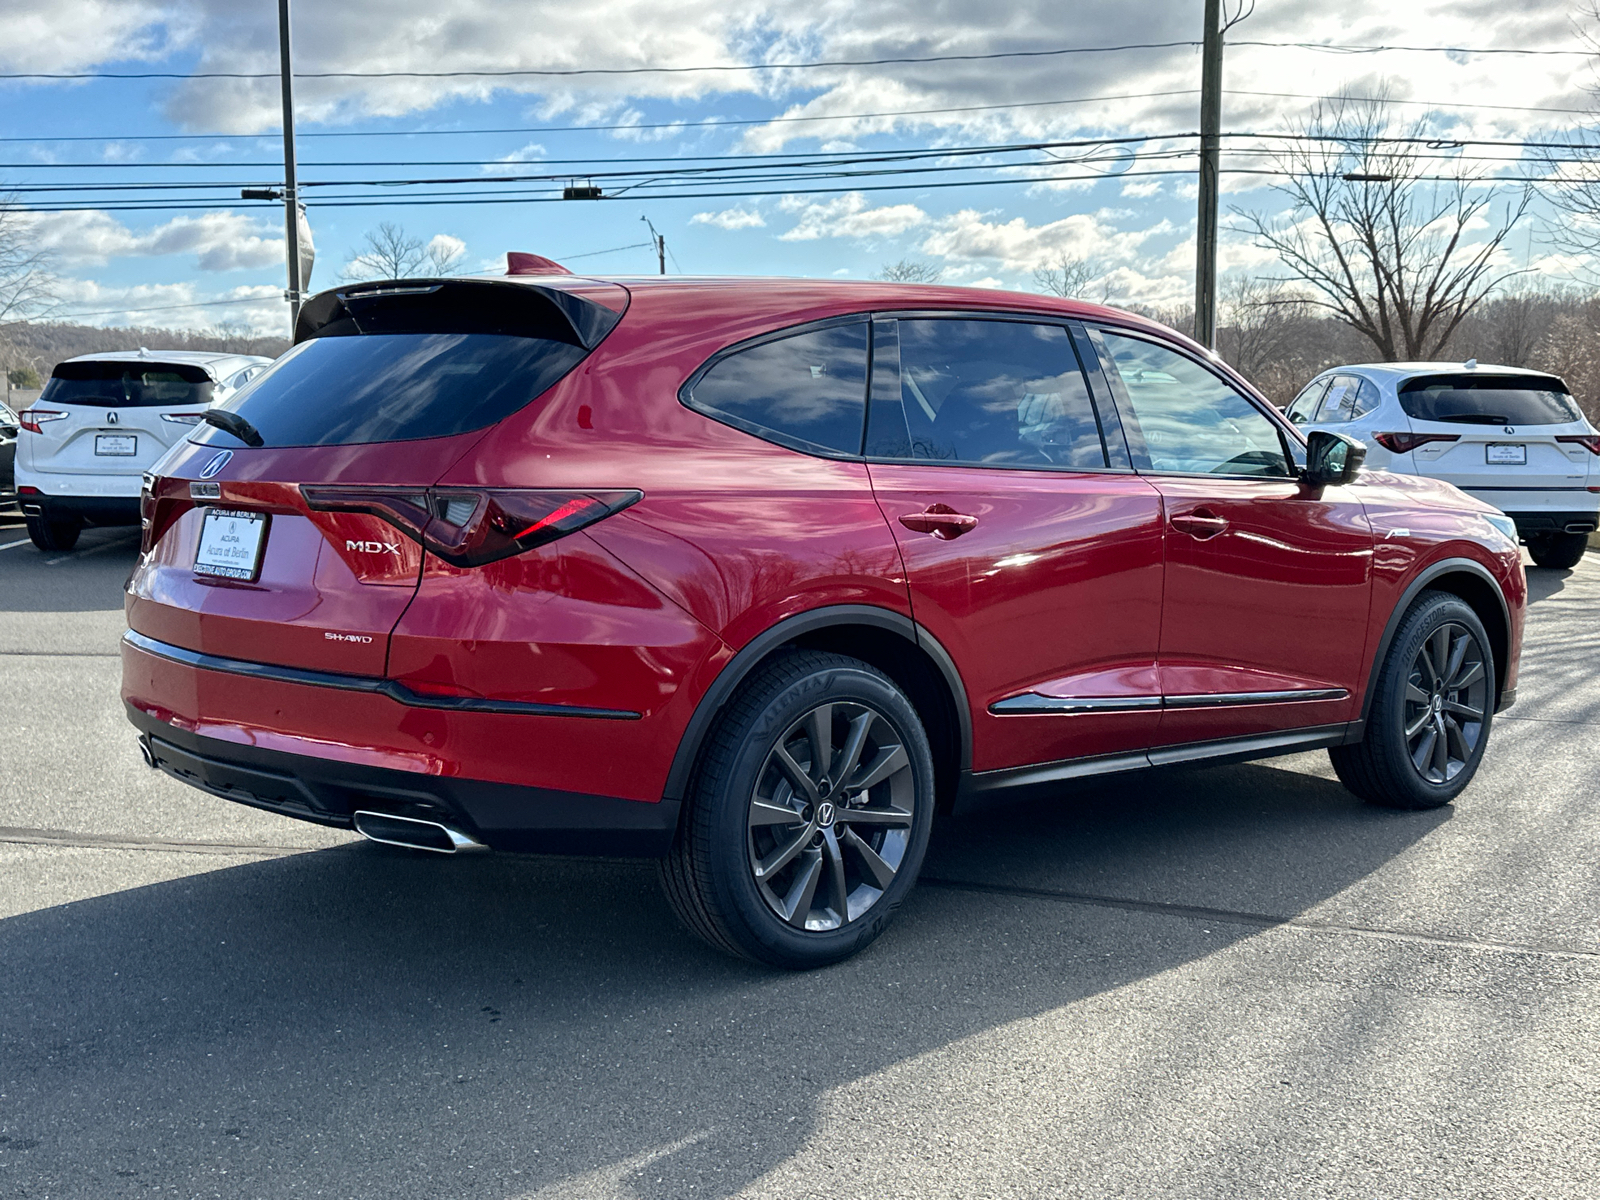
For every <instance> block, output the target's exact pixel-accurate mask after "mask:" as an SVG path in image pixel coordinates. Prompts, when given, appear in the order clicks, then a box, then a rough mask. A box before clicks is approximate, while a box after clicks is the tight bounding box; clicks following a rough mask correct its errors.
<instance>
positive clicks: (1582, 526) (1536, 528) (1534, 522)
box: [1506, 509, 1600, 537]
mask: <svg viewBox="0 0 1600 1200" xmlns="http://www.w3.org/2000/svg"><path fill="white" fill-rule="evenodd" d="M1506 516H1508V517H1510V518H1511V519H1512V520H1513V521H1514V522H1516V526H1517V534H1518V535H1519V536H1521V537H1527V536H1528V535H1529V534H1534V533H1566V532H1568V527H1569V526H1572V527H1574V528H1572V530H1571V532H1573V533H1593V532H1594V530H1595V527H1596V525H1597V524H1600V518H1597V517H1596V514H1595V511H1594V510H1593V509H1590V510H1589V511H1588V512H1508V513H1507V514H1506Z"/></svg>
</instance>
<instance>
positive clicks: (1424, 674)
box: [1328, 592, 1495, 809]
mask: <svg viewBox="0 0 1600 1200" xmlns="http://www.w3.org/2000/svg"><path fill="white" fill-rule="evenodd" d="M1488 647H1489V639H1488V636H1487V635H1486V634H1485V632H1484V629H1483V624H1482V622H1481V621H1479V620H1478V616H1477V614H1476V613H1474V612H1473V610H1472V609H1471V608H1470V607H1469V606H1468V605H1467V604H1466V603H1465V602H1464V601H1463V600H1461V599H1460V598H1459V597H1456V596H1451V595H1446V594H1444V593H1440V592H1425V593H1423V595H1422V596H1421V597H1419V598H1418V600H1417V602H1416V603H1415V604H1414V605H1413V606H1412V608H1411V611H1410V612H1408V613H1407V614H1406V616H1405V619H1404V620H1403V621H1402V622H1401V623H1400V628H1399V629H1398V630H1397V631H1396V633H1395V637H1394V641H1393V642H1392V643H1390V646H1389V652H1388V654H1387V656H1386V657H1385V659H1384V663H1383V668H1382V670H1380V671H1379V673H1378V680H1377V683H1376V685H1375V689H1376V690H1375V691H1374V694H1373V698H1372V707H1371V710H1370V712H1369V715H1368V719H1367V727H1366V736H1365V738H1364V740H1363V741H1362V742H1361V743H1359V744H1358V745H1354V746H1339V747H1335V748H1334V749H1332V750H1330V751H1329V752H1328V753H1329V756H1330V757H1331V758H1332V759H1333V765H1334V769H1335V771H1336V772H1337V773H1338V775H1339V779H1340V780H1341V781H1342V782H1343V783H1344V785H1345V786H1346V787H1348V788H1349V789H1350V790H1351V791H1353V792H1355V793H1356V794H1357V795H1358V796H1361V797H1362V798H1363V799H1366V800H1370V801H1372V802H1373V803H1376V804H1383V805H1387V806H1389V807H1391V808H1412V809H1421V808H1437V807H1439V806H1440V805H1442V804H1448V803H1449V802H1450V801H1451V800H1453V799H1454V798H1455V797H1456V796H1457V795H1459V794H1460V792H1461V790H1462V789H1463V788H1465V787H1466V786H1467V784H1468V783H1470V782H1471V780H1472V777H1473V775H1474V774H1476V772H1477V769H1478V764H1479V763H1480V762H1481V761H1482V760H1483V753H1484V748H1485V746H1486V745H1487V743H1488V740H1489V726H1490V724H1491V722H1492V720H1493V716H1494V702H1495V681H1494V658H1493V656H1492V655H1491V654H1490V652H1489V648H1488Z"/></svg>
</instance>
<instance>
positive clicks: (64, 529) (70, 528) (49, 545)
mask: <svg viewBox="0 0 1600 1200" xmlns="http://www.w3.org/2000/svg"><path fill="white" fill-rule="evenodd" d="M82 532H83V522H82V521H80V520H78V518H77V517H51V516H38V517H33V516H30V517H29V518H28V537H29V538H31V539H32V540H33V544H34V545H35V546H37V547H39V549H41V550H71V549H72V548H73V547H74V546H76V545H77V544H78V535H79V534H80V533H82Z"/></svg>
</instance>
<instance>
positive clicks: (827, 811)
mask: <svg viewBox="0 0 1600 1200" xmlns="http://www.w3.org/2000/svg"><path fill="white" fill-rule="evenodd" d="M833 816H834V813H833V805H831V804H829V803H828V802H827V801H826V800H824V801H823V802H822V803H821V804H819V805H817V824H818V825H820V826H822V828H824V829H826V828H828V826H830V825H832V824H833Z"/></svg>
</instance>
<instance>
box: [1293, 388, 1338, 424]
mask: <svg viewBox="0 0 1600 1200" xmlns="http://www.w3.org/2000/svg"><path fill="white" fill-rule="evenodd" d="M1327 389H1328V381H1327V380H1326V379H1313V380H1312V381H1311V382H1310V383H1309V384H1307V385H1306V390H1305V391H1303V392H1301V393H1300V394H1299V395H1298V396H1296V397H1295V398H1294V401H1293V403H1291V404H1290V405H1289V407H1288V408H1286V409H1285V410H1284V416H1286V417H1288V418H1289V420H1291V421H1293V422H1294V423H1295V424H1296V425H1304V424H1305V423H1306V422H1307V421H1309V420H1311V414H1312V413H1314V412H1316V411H1317V401H1318V400H1320V399H1322V393H1323V392H1325V391H1327Z"/></svg>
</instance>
